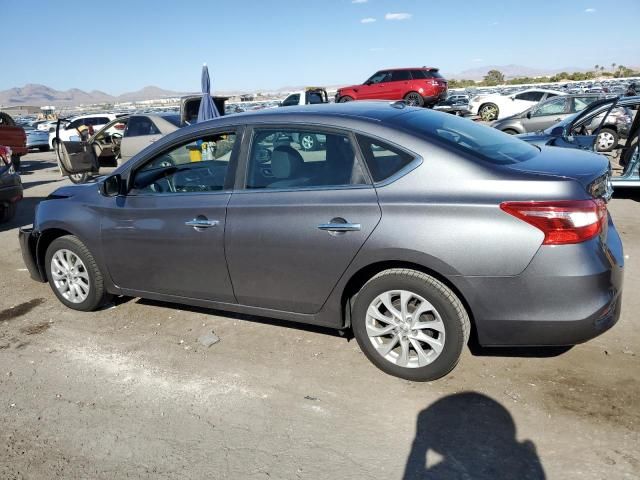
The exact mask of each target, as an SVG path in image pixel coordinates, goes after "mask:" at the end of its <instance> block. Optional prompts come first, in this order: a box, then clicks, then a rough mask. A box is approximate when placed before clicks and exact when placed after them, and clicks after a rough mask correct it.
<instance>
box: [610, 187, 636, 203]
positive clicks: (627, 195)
mask: <svg viewBox="0 0 640 480" xmlns="http://www.w3.org/2000/svg"><path fill="white" fill-rule="evenodd" d="M613 198H621V199H625V200H633V201H634V202H640V189H638V188H619V189H618V190H614V191H613Z"/></svg>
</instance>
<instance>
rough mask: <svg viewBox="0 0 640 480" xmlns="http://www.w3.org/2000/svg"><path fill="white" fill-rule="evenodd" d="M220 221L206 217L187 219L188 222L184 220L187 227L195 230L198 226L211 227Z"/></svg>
mask: <svg viewBox="0 0 640 480" xmlns="http://www.w3.org/2000/svg"><path fill="white" fill-rule="evenodd" d="M219 223H220V222H219V221H218V220H207V219H206V218H194V219H193V220H189V221H188V222H184V224H185V225H186V226H187V227H193V228H195V229H196V230H197V229H199V228H211V227H215V226H216V225H218V224H219Z"/></svg>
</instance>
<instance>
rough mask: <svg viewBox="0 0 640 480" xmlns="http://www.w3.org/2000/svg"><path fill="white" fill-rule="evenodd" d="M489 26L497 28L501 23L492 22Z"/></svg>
mask: <svg viewBox="0 0 640 480" xmlns="http://www.w3.org/2000/svg"><path fill="white" fill-rule="evenodd" d="M489 25H491V26H492V27H495V26H496V25H500V22H491V23H490V24H489Z"/></svg>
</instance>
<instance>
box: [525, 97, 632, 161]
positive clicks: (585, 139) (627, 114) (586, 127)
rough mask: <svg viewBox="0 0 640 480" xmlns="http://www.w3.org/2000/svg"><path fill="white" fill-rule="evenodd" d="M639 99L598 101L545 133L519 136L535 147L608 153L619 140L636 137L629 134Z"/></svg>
mask: <svg viewBox="0 0 640 480" xmlns="http://www.w3.org/2000/svg"><path fill="white" fill-rule="evenodd" d="M639 98H640V97H624V98H620V99H618V98H616V97H614V98H608V99H603V100H598V101H595V102H592V103H591V104H590V105H589V107H587V108H585V109H584V110H582V111H581V112H579V113H574V114H573V115H569V116H567V117H565V119H564V120H562V121H560V122H558V123H555V124H553V125H552V126H550V127H548V128H546V129H545V130H542V131H539V132H535V133H528V134H522V135H518V137H519V138H521V139H522V140H524V141H526V142H529V143H532V144H534V145H547V146H559V147H566V148H579V149H583V150H597V151H599V152H609V151H612V150H614V149H616V148H617V147H618V142H619V139H620V138H627V137H633V135H630V131H631V125H632V122H633V117H634V115H635V116H637V114H634V113H633V110H632V109H634V108H637V107H638V104H639V103H640V102H639V101H638V99H639ZM596 131H597V135H596Z"/></svg>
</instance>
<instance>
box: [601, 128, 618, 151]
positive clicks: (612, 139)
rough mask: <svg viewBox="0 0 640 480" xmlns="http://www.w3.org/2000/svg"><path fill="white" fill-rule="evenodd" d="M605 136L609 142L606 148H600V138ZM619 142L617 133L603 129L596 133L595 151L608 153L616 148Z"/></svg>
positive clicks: (609, 129)
mask: <svg viewBox="0 0 640 480" xmlns="http://www.w3.org/2000/svg"><path fill="white" fill-rule="evenodd" d="M604 136H606V138H607V139H608V140H609V142H608V143H607V146H606V147H604V146H603V147H600V141H601V137H604ZM619 142H620V137H619V136H618V132H616V131H615V130H612V129H611V128H603V129H601V130H600V131H599V132H598V138H596V151H598V152H610V151H611V150H613V149H614V148H616V147H617V146H618V143H619Z"/></svg>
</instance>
